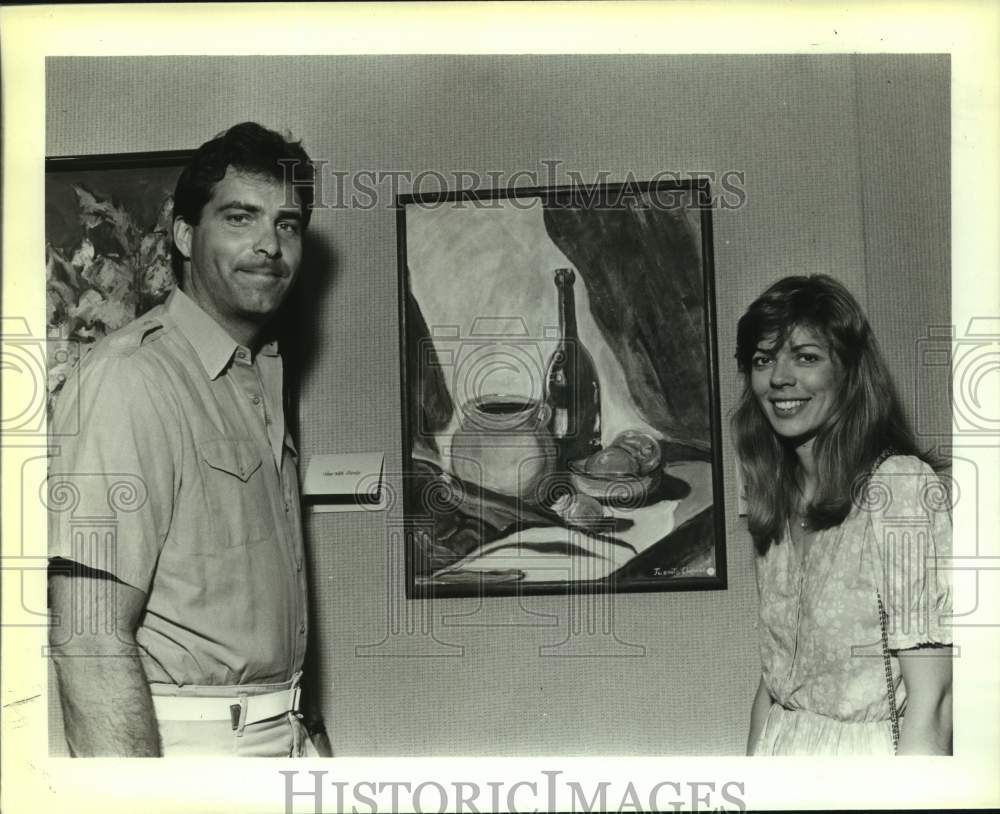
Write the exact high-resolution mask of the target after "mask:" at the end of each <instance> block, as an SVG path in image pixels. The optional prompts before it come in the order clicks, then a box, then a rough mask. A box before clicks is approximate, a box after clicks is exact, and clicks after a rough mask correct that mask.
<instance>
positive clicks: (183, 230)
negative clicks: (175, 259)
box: [174, 216, 192, 260]
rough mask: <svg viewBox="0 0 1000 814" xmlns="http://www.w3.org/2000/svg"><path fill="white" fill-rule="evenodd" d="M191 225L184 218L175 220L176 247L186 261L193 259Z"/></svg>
mask: <svg viewBox="0 0 1000 814" xmlns="http://www.w3.org/2000/svg"><path fill="white" fill-rule="evenodd" d="M191 231H192V230H191V224H190V223H188V222H187V221H186V220H184V218H182V217H180V216H178V217H176V218H174V245H175V246H176V247H177V251H179V252H180V253H181V254H182V255H183V256H184V259H185V260H190V259H191Z"/></svg>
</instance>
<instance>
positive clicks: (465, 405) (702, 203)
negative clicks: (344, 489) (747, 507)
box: [396, 181, 726, 598]
mask: <svg viewBox="0 0 1000 814" xmlns="http://www.w3.org/2000/svg"><path fill="white" fill-rule="evenodd" d="M710 202H711V197H710V193H709V189H708V185H707V183H705V182H700V181H699V182H695V181H672V182H657V183H640V184H635V183H633V184H629V185H622V184H617V185H615V184H605V185H597V186H592V187H582V186H575V187H547V188H539V189H517V190H497V191H490V192H469V191H464V192H442V193H435V194H432V195H401V196H399V197H398V198H397V201H396V204H397V218H398V221H397V227H398V242H399V246H398V249H399V277H400V324H401V329H400V337H401V355H400V358H401V364H402V409H403V515H404V525H405V534H404V540H405V543H404V544H405V546H406V552H405V554H406V569H407V574H406V584H407V596H408V597H410V598H422V597H429V596H468V595H483V594H486V595H489V594H530V593H556V592H565V591H649V590H697V589H711V588H715V589H718V588H724V587H726V570H725V562H726V560H725V541H724V525H723V511H722V481H721V471H722V469H721V459H720V444H719V439H720V424H719V407H718V383H717V377H716V370H717V360H716V347H715V330H714V294H713V266H712V231H711V203H710Z"/></svg>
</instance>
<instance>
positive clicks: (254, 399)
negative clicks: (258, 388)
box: [250, 393, 260, 404]
mask: <svg viewBox="0 0 1000 814" xmlns="http://www.w3.org/2000/svg"><path fill="white" fill-rule="evenodd" d="M250 401H252V402H253V403H254V404H260V396H258V395H257V394H256V393H254V394H253V395H252V396H250Z"/></svg>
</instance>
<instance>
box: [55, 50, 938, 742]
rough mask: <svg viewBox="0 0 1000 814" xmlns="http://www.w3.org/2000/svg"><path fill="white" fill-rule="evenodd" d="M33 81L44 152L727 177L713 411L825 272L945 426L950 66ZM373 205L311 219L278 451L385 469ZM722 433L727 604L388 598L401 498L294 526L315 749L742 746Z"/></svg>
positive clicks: (386, 381) (393, 308)
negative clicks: (930, 363) (202, 151)
mask: <svg viewBox="0 0 1000 814" xmlns="http://www.w3.org/2000/svg"><path fill="white" fill-rule="evenodd" d="M47 70H48V73H47V86H48V97H47V112H48V119H47V122H48V131H47V154H48V155H74V154H88V153H109V152H133V151H145V150H166V149H179V148H188V147H193V146H196V145H197V144H199V143H201V142H202V141H204V140H205V139H207V138H208V137H210V136H211V135H213V134H215V133H216V132H218V131H220V130H222V129H224V128H225V127H227V126H228V125H230V124H232V123H234V122H236V121H240V120H246V119H254V120H258V121H260V122H262V123H264V124H267V125H270V126H273V127H278V128H281V129H285V128H287V129H289V130H290V131H291V132H292V133H293V134H295V135H296V136H297V137H301V138H303V139H304V140H305V142H306V146H307V148H308V150H309V151H310V153H311V155H312V156H313V157H314V158H325V159H328V160H330V161H331V162H332V164H333V166H335V167H336V168H338V169H339V170H344V171H348V172H356V171H362V170H409V171H411V172H414V173H416V172H419V171H421V170H437V171H440V172H451V171H454V170H459V169H463V170H469V171H475V172H479V173H481V174H484V175H485V173H487V172H489V171H495V172H504V173H505V174H506V175H505V177H507V176H509V175H510V174H512V173H514V172H515V171H517V170H519V169H526V170H535V171H540V170H541V166H540V164H539V162H540V161H541V160H542V159H558V160H560V161H562V162H563V165H562V166H563V168H564V169H573V170H576V171H578V172H580V173H581V174H582V175H583V176H584V177H594V176H596V175H597V173H598V172H599V171H601V170H606V171H607V172H608V173H609V174H610V178H611V179H612V180H615V179H618V180H621V179H622V178H624V177H625V175H626V174H627V173H628V172H630V171H631V172H632V173H633V174H634V176H635V177H637V178H640V179H641V178H643V177H649V176H652V175H653V174H655V173H657V172H659V171H663V170H672V171H676V172H680V173H690V172H693V171H714V172H716V173H722V172H724V171H726V170H738V171H742V172H744V173H745V187H746V190H747V200H746V204H745V206H743V207H741V208H739V209H737V210H734V211H720V212H717V213H716V214H715V220H714V234H715V266H716V290H717V315H718V343H719V348H720V372H719V381H720V391H721V401H722V409H723V413H724V414H728V412H729V411H730V410H731V409H732V407H733V405H734V403H735V399H736V396H737V393H738V381H737V377H736V373H735V369H734V364H733V361H732V349H733V347H734V343H735V323H736V319H737V318H738V316H739V314H740V313H741V311H742V309H743V308H744V307H745V306H746V304H747V303H749V301H750V300H751V299H753V297H754V296H756V295H757V294H758V293H760V291H761V290H763V288H764V287H765V286H766V285H767V284H768V283H770V282H771V281H773V280H775V279H776V278H778V277H780V276H783V275H785V274H789V273H797V272H809V271H824V272H828V273H830V274H832V275H834V276H836V277H838V278H840V279H842V280H843V281H844V282H845V283H846V284H847V285H848V286H849V287H850V288H851V289H852V290H853V291H854V292H855V293H856V294H857V295H858V297H859V299H860V300H861V301H862V304H863V305H865V306H866V307H867V308H868V309H869V310H870V312H871V316H872V321H873V323H874V327H875V331H876V333H877V334H878V335H879V337H880V339H881V341H882V343H883V345H884V346H885V348H886V351H887V355H888V357H889V359H890V361H891V362H892V364H893V368H894V371H895V374H896V375H897V377H898V379H899V383H900V387H901V390H902V391H903V396H904V399H905V400H906V401H907V403H909V404H916V403H917V394H918V389H920V388H922V390H920V403H921V407H920V414H921V415H922V416H924V417H925V420H926V421H927V422H929V425H928V426H930V428H931V429H935V430H937V431H939V432H944V431H946V430H947V427H948V409H949V408H948V403H947V378H946V376H944V377H943V378H942V377H941V376H938V377H937V378H935V379H933V380H932V381H930V384H928V380H927V378H926V376H923V374H919V375H918V371H917V368H916V367H915V363H914V358H915V354H914V350H915V343H916V341H917V340H918V339H919V338H920V337H921V336H923V335H924V334H925V333H926V331H927V328H928V326H929V325H935V324H944V323H947V321H948V317H949V272H948V258H949V256H948V234H949V229H948V222H949V221H948V218H949V215H950V208H949V195H948V179H949V165H948V152H949V151H948V136H949V134H948V121H949V118H948V115H949V113H948V99H949V96H948V89H949V74H948V62H947V57H926V56H922V57H895V56H885V57H882V56H860V57H859V56H828V57H814V56H746V57H729V56H720V57H674V56H662V57H661V56H640V57H634V56H598V57H576V56H565V57H535V56H496V57H462V56H433V57H408V56H401V57H378V58H374V57H335V58H325V57H324V58H295V57H287V58H286V57H280V58H251V57H239V58H133V59H120V58H116V59H79V58H73V59H51V60H50V61H49V62H48V69H47ZM558 180H560V181H562V182H565V181H566V178H565V177H559V178H558ZM404 191H405V189H404ZM381 192H382V198H381V200H380V201H379V206H378V207H377V208H375V209H369V210H366V211H362V210H360V209H339V210H325V211H319V212H317V213H316V215H315V217H314V219H313V225H312V227H311V232H312V234H313V241H314V245H313V250H314V258H318V260H316V259H314V261H313V264H312V269H311V274H312V275H313V281H312V285H313V286H314V288H313V294H314V296H313V297H312V298H311V302H310V305H311V306H314V308H315V312H314V313H313V314H312V315H311V316H310V315H306V314H304V315H303V319H309V323H308V324H309V325H310V327H312V328H314V336H315V348H316V349H317V351H318V352H317V353H316V354H315V356H314V359H313V361H312V363H311V365H310V367H309V368H308V369H307V371H306V372H305V377H304V380H303V384H302V391H301V409H300V424H301V439H300V440H301V444H300V448H301V451H302V453H303V457H304V458H305V459H308V457H309V456H310V455H312V454H315V453H319V452H332V451H338V452H348V451H361V450H372V449H375V450H385V452H386V454H387V468H388V470H389V471H390V472H398V471H399V467H400V464H401V453H400V419H399V404H400V397H399V396H400V394H399V385H398V380H399V360H398V333H397V278H396V234H395V220H394V213H393V211H392V210H391V208H390V206H391V197H390V195H389V189H388V187H387V186H384V187H383V188H382V190H381ZM723 441H724V445H725V447H724V452H723V459H724V462H725V475H726V483H725V502H726V507H727V509H728V511H727V521H726V533H727V548H728V569H729V588H728V590H726V591H708V592H695V593H648V594H635V595H618V596H614V597H588V598H584V599H582V600H579V602H580V604H579V605H577V606H575V607H570V606H569V605H568V604H567V600H566V599H565V598H562V597H532V598H525V599H523V600H521V601H520V602H518V601H516V600H512V599H499V598H497V599H486V600H483V601H482V602H478V601H476V600H456V599H453V600H447V601H444V600H441V601H438V602H435V603H433V604H429V603H422V602H407V601H406V600H405V599H403V598H402V590H403V586H402V578H401V573H400V570H401V560H400V557H399V550H398V545H396V543H395V540H394V539H393V538H392V534H393V533H394V529H393V525H394V523H395V522H396V521H398V519H399V517H400V513H399V510H398V507H397V508H396V509H394V510H393V511H392V512H390V513H388V514H380V513H359V514H340V515H330V514H328V515H323V516H313V517H311V518H310V520H309V523H308V531H309V543H310V546H311V550H312V579H313V583H314V598H315V602H314V604H315V612H314V633H315V644H316V649H315V653H316V655H317V657H318V668H319V675H320V680H321V682H322V701H323V707H324V710H325V713H326V716H327V720H328V724H329V728H330V731H331V735H332V740H333V744H334V747H335V749H336V751H337V753H338V754H342V755H419V754H462V753H466V754H495V755H508V754H509V755H517V754H546V753H551V754H562V755H569V754H600V753H606V754H717V753H739V752H741V750H742V748H743V743H744V739H745V732H746V725H747V717H748V710H749V703H750V699H751V696H752V693H753V690H754V688H755V685H756V681H757V676H758V666H757V652H756V645H755V639H754V636H755V632H754V628H753V620H754V616H755V613H756V596H755V589H754V585H753V580H752V563H751V556H750V542H749V538H748V536H747V534H746V532H745V528H744V524H743V522H742V521H741V520H740V519H739V518H737V517H736V515H735V512H734V510H733V507H735V504H736V495H735V487H734V482H733V481H734V478H733V474H734V472H733V465H732V456H731V454H730V452H729V450H730V449H731V445H730V439H729V434H728V429H725V430H724V432H723ZM393 482H395V483H397V484H398V477H395V476H394V477H393ZM604 613H610V614H611V615H612V618H613V630H614V635H596V636H591V637H589V638H588V639H580V638H576V639H573V640H571V641H570V642H569V644H571V645H575V644H576V643H578V642H580V641H584V640H585V641H587V642H589V644H590V646H591V647H593V648H594V649H595V650H596V652H597V654H598V656H600V657H594V658H586V659H581V658H560V657H558V656H554V655H548V656H545V657H542V656H540V654H539V648H540V647H541V646H544V645H550V646H551V645H558V644H559V643H560V642H562V641H563V640H565V639H566V638H567V633H568V630H569V625H570V623H571V622H575V623H576V624H581V623H584V629H586V623H587V621H588V620H590V621H591V622H592V621H593V620H595V619H597V620H599V619H600V618H601V614H604ZM390 634H392V635H390ZM555 652H557V653H558V652H563V651H561V650H559V649H558V648H557V649H556V651H555ZM404 656H409V657H404Z"/></svg>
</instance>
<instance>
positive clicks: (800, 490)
mask: <svg viewBox="0 0 1000 814" xmlns="http://www.w3.org/2000/svg"><path fill="white" fill-rule="evenodd" d="M736 357H737V360H738V363H739V369H740V372H741V373H742V374H743V377H744V390H743V395H742V398H741V400H740V404H739V406H738V408H737V410H736V412H735V414H734V417H733V430H734V434H735V437H736V444H737V449H738V452H739V456H740V459H741V463H742V472H743V476H744V485H745V489H746V497H747V500H748V505H749V528H750V533H751V535H752V536H753V540H754V546H755V548H756V557H755V560H756V574H757V586H758V590H759V592H760V620H759V624H760V650H761V663H762V675H761V680H760V685H759V687H758V689H757V695H756V698H755V699H754V702H753V708H752V710H751V716H750V734H749V738H748V741H747V753H748V754H879V753H883V754H891V753H892V752H893V751H894V749H895V750H896V751H897V753H898V754H950V752H951V648H950V647H948V646H947V645H950V643H951V635H950V629H948V628H947V627H943V624H945V625H946V624H947V616H948V614H949V613H950V611H951V596H950V590H949V587H948V575H947V572H946V571H945V570H944V569H945V567H946V566H945V564H944V563H941V564H940V565H939V566H938V567H935V565H936V561H935V558H938V557H946V556H949V554H950V551H951V522H950V517H949V513H948V510H949V504H948V498H947V493H946V492H945V491H944V488H943V485H942V483H941V481H939V480H938V478H937V477H936V475H935V474H934V471H933V470H932V468H931V467H930V466H929V465H928V464H927V462H926V458H923V457H922V456H921V455H920V453H919V452H918V450H917V447H916V443H915V441H914V437H913V432H912V431H911V429H910V428H909V426H908V424H907V421H906V418H905V416H904V413H903V410H902V408H901V406H900V403H899V399H898V397H897V395H896V392H895V389H894V387H893V385H892V380H891V377H890V375H889V372H888V369H887V368H886V365H885V362H884V361H883V359H882V356H881V353H880V351H879V349H878V345H877V343H876V341H875V337H874V336H873V335H872V332H871V328H870V326H869V325H868V321H867V319H866V318H865V316H864V313H863V312H862V310H861V308H860V306H859V305H858V303H857V302H856V301H855V299H854V298H853V297H852V296H851V294H850V293H849V292H848V291H847V290H846V289H845V288H844V287H843V286H842V285H841V284H840V283H838V282H836V281H835V280H833V279H832V278H830V277H827V276H825V275H815V276H810V277H786V278H785V279H783V280H780V281H778V282H777V283H775V284H774V285H773V286H771V287H770V288H769V289H768V290H767V291H765V292H764V294H763V295H761V296H760V297H759V298H758V299H757V300H756V301H755V302H754V303H753V304H752V305H751V306H750V308H749V309H748V310H747V312H746V314H744V315H743V317H742V318H741V319H740V321H739V327H738V331H737V353H736ZM939 569H940V570H939ZM881 608H884V615H883V614H882V612H881V611H880V609H881ZM883 623H884V625H883ZM893 708H895V709H896V710H897V714H896V715H894V714H893V712H892V710H893ZM897 719H898V720H897ZM897 740H898V747H897V745H896V743H895V742H896V741H897Z"/></svg>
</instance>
